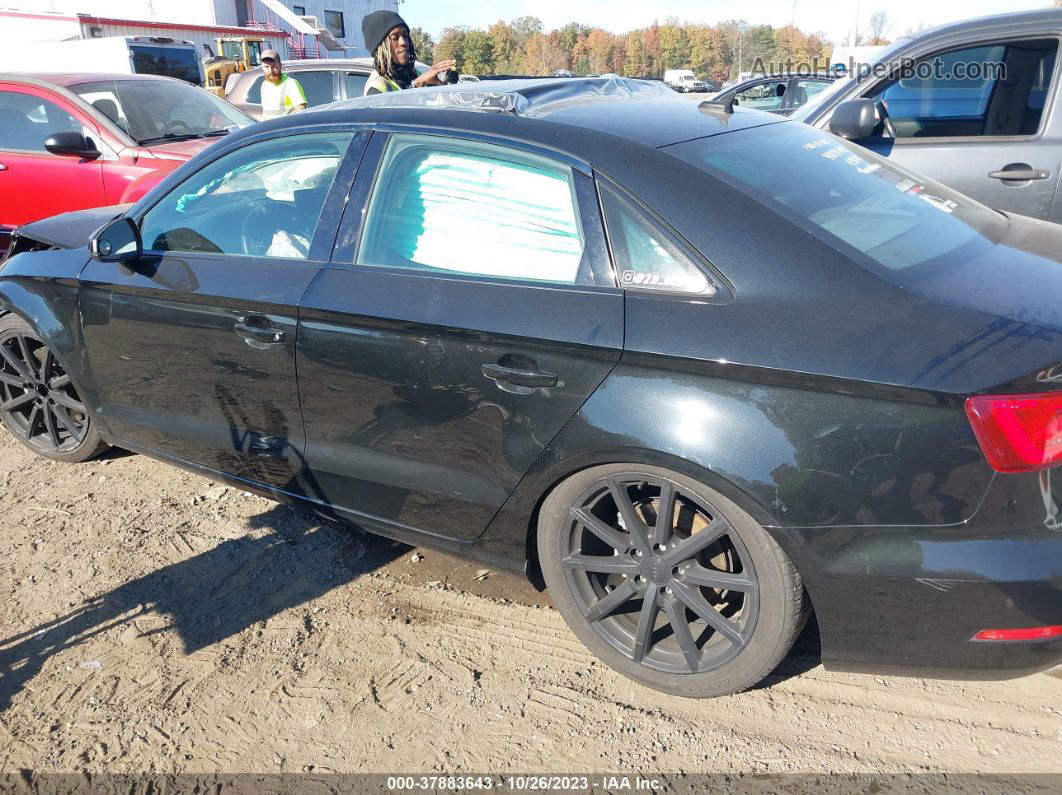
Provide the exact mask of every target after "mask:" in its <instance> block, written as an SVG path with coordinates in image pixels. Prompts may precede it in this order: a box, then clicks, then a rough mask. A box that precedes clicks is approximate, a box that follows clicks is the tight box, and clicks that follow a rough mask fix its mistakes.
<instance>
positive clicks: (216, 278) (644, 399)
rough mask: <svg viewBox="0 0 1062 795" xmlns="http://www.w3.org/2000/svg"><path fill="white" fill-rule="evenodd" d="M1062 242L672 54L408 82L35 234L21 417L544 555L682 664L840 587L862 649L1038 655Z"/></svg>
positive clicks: (65, 434)
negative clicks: (476, 79)
mask: <svg viewBox="0 0 1062 795" xmlns="http://www.w3.org/2000/svg"><path fill="white" fill-rule="evenodd" d="M665 94H666V95H665ZM617 100H622V101H617ZM425 102H430V103H431V105H432V107H420V106H418V105H419V104H420V103H425ZM97 228H99V230H98V231H96V232H95V233H93V230H96V229H97ZM90 236H91V237H90ZM1060 243H1062V230H1059V229H1057V228H1056V227H1055V226H1053V225H1051V224H1046V223H1042V222H1037V221H1032V220H1029V219H1025V218H1020V217H1016V216H1015V217H1011V216H1007V215H1004V214H1001V213H998V212H994V211H992V210H989V209H987V208H985V207H983V206H981V205H979V204H977V203H976V202H973V201H971V200H969V199H967V198H965V197H963V196H961V195H959V194H957V193H954V192H952V191H951V190H949V189H947V188H945V187H943V186H941V185H939V184H936V183H933V182H930V181H927V180H925V179H922V178H919V177H916V176H914V175H912V174H909V173H908V172H906V171H904V170H903V169H902V168H899V167H897V166H895V165H894V164H892V163H889V162H888V161H885V160H883V159H881V158H879V157H877V156H875V155H874V154H872V153H869V152H867V151H866V150H864V149H862V148H861V147H859V146H857V145H855V144H851V143H849V142H847V141H844V140H841V139H838V138H835V137H833V136H831V135H830V134H829V133H824V132H820V131H817V130H814V129H812V128H810V127H808V126H806V125H803V124H798V123H795V122H789V121H786V120H784V119H779V118H778V117H775V116H770V115H768V114H765V113H757V112H751V111H742V110H740V109H738V110H737V111H735V112H734V113H726V112H725V111H724V110H723V109H721V108H720V107H719V106H718V105H714V104H705V105H703V106H701V107H699V106H698V105H696V104H694V103H691V102H689V101H685V100H682V99H681V98H678V97H676V96H674V95H673V94H671V92H670V90H669V89H667V88H666V87H664V86H663V85H662V84H656V85H651V84H640V83H637V82H634V81H627V80H622V79H619V78H606V79H598V80H590V79H583V78H566V79H564V80H538V81H526V82H519V83H515V84H503V83H493V84H491V86H490V90H484V86H483V85H478V86H474V87H469V86H452V87H449V88H442V89H439V90H438V91H436V92H417V91H407V92H400V93H394V94H385V95H380V96H376V97H370V98H367V99H363V100H357V101H354V102H350V103H340V104H339V105H337V106H333V107H332V108H325V109H321V110H319V111H311V112H307V113H303V114H299V115H297V116H293V117H289V118H285V119H278V120H274V121H270V122H267V123H264V124H262V125H258V126H255V127H253V128H251V129H248V130H244V131H241V132H240V133H237V134H235V135H232V136H229V137H228V138H226V139H224V140H223V141H221V142H220V143H219V144H218V145H217V146H216V147H213V148H211V149H210V150H207V151H206V152H203V153H202V154H201V155H199V156H198V157H197V158H196V159H195V160H193V161H192V162H190V163H188V164H186V165H185V166H182V167H181V169H179V170H178V171H177V172H175V173H174V174H173V175H171V176H170V177H169V178H168V179H167V180H166V181H165V182H164V183H163V184H161V185H159V186H158V187H157V188H155V189H154V190H152V191H151V193H150V194H148V195H147V196H145V197H144V198H143V199H141V200H140V201H139V202H137V204H136V205H134V206H133V207H132V208H130V209H127V210H125V211H124V212H120V211H115V210H112V211H106V210H96V211H90V212H87V213H83V214H71V215H66V216H60V217H58V218H55V219H52V220H50V221H46V222H42V223H38V224H34V225H31V226H29V227H26V228H24V229H22V230H21V231H20V232H18V233H17V234H16V237H15V240H14V243H13V246H12V255H11V256H10V258H9V259H8V260H7V261H6V264H4V266H3V268H2V269H0V311H2V312H3V317H2V318H0V354H2V368H0V413H2V418H3V421H4V423H5V425H6V426H7V427H8V429H9V430H10V431H11V433H13V434H14V435H15V437H17V438H18V439H20V440H21V441H22V442H23V443H25V444H26V445H28V446H29V447H30V448H31V449H33V450H35V451H37V452H38V453H40V454H42V455H44V456H47V457H50V458H53V459H56V460H60V461H70V462H77V461H83V460H85V459H87V458H89V457H90V456H92V455H94V454H96V453H97V452H99V450H101V449H102V447H103V446H104V445H107V444H110V445H117V446H119V447H123V448H126V449H129V450H133V451H137V452H141V453H144V454H147V455H151V456H155V457H158V458H160V459H162V460H164V461H168V462H170V463H173V464H175V465H177V466H182V467H186V468H189V469H191V470H193V471H197V472H200V473H203V474H206V475H207V476H209V477H211V478H220V479H223V480H225V481H226V482H229V483H232V484H236V485H238V486H239V487H240V488H246V489H251V490H255V491H257V492H259V493H262V494H266V495H269V496H272V497H275V498H278V499H285V500H296V501H298V502H301V503H304V504H306V505H308V506H311V507H312V508H314V509H316V510H318V511H322V512H325V513H327V514H330V515H332V516H335V517H338V518H341V519H344V520H349V521H351V522H356V523H358V524H360V525H362V526H364V527H365V528H367V529H369V530H370V531H372V532H375V533H379V534H381V535H384V536H388V537H391V538H394V539H399V540H402V541H405V542H409V543H413V544H424V545H428V546H436V547H439V548H442V549H447V550H450V551H451V552H456V553H458V554H462V555H468V556H473V557H476V558H480V559H483V560H486V561H490V562H491V563H493V564H498V565H506V566H511V567H514V568H517V569H521V568H523V569H526V570H527V571H528V572H529V573H530V574H531V575H532V576H533V577H537V576H538V573H539V572H540V573H541V576H542V578H543V579H544V581H545V583H546V584H547V585H548V587H549V589H550V592H551V594H552V598H553V600H554V602H555V604H556V605H557V608H558V609H559V610H560V612H561V613H562V615H563V616H564V617H565V619H566V620H567V621H568V623H569V625H570V626H571V628H572V630H573V632H574V633H575V634H576V635H577V636H578V637H579V638H580V639H581V640H582V641H583V642H584V643H585V644H586V645H587V646H588V647H589V648H590V649H591V650H592V651H593V652H594V653H595V654H596V655H598V656H599V657H600V658H601V659H603V660H605V661H606V662H607V663H608V664H609V665H611V666H613V667H615V668H616V669H618V670H619V671H622V672H623V673H624V674H626V675H628V676H630V677H631V678H633V679H635V680H637V681H639V682H642V683H644V684H646V685H649V686H650V687H655V688H658V689H660V690H664V691H667V692H670V693H675V694H680V695H685V696H711V695H719V694H722V693H730V692H733V691H737V690H740V689H742V688H747V687H750V686H752V685H753V684H754V683H756V682H758V681H760V680H761V679H763V678H764V677H765V676H767V675H768V674H769V673H770V672H771V671H772V669H774V668H775V666H776V665H777V664H778V663H779V661H780V660H781V659H782V658H783V657H784V656H785V655H786V653H787V652H788V651H789V649H790V647H791V646H792V644H793V642H794V639H795V638H796V637H797V636H798V634H799V633H800V631H801V628H802V627H803V626H804V623H805V621H806V620H807V618H808V617H809V615H810V614H811V612H812V610H813V611H814V613H815V615H816V617H817V623H818V626H819V628H820V633H821V646H822V657H823V660H824V662H825V663H826V665H828V666H831V667H835V668H867V667H869V668H882V667H886V666H889V667H899V668H900V669H901V670H903V669H906V670H909V671H910V670H917V671H920V672H926V671H927V670H928V671H934V670H936V671H943V672H951V673H955V672H963V673H968V674H969V673H977V674H980V675H987V676H992V677H1007V676H1015V675H1018V674H1023V673H1028V672H1032V671H1036V670H1040V669H1044V668H1048V667H1050V666H1053V665H1056V664H1058V663H1059V661H1060V660H1062V598H1060V596H1062V591H1060V583H1062V519H1060V516H1059V510H1058V505H1059V501H1060V499H1062V477H1060V474H1059V469H1058V464H1059V462H1060V461H1062V311H1060V309H1059V304H1058V301H1057V296H1058V295H1059V291H1060V290H1062V267H1060V265H1062V262H1060V260H1062V255H1060V250H1062V249H1060Z"/></svg>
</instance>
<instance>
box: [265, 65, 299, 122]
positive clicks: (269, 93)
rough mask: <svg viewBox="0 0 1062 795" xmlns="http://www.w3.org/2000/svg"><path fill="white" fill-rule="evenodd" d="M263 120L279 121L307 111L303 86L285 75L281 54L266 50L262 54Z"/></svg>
mask: <svg viewBox="0 0 1062 795" xmlns="http://www.w3.org/2000/svg"><path fill="white" fill-rule="evenodd" d="M262 71H263V72H265V80H263V81H262V120H263V121H265V120H266V119H277V118H280V117H281V116H287V115H288V114H289V113H298V112H299V111H300V110H306V93H305V92H304V91H303V90H302V85H301V84H300V83H299V81H298V80H296V79H295V78H294V77H292V76H291V75H286V74H284V67H283V65H282V64H281V63H280V53H278V52H277V51H276V50H266V51H265V52H263V53H262Z"/></svg>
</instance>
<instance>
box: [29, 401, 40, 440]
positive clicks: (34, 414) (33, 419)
mask: <svg viewBox="0 0 1062 795" xmlns="http://www.w3.org/2000/svg"><path fill="white" fill-rule="evenodd" d="M40 416H41V407H40V406H34V407H33V410H32V411H31V412H30V415H29V419H28V420H26V438H27V439H32V438H33V429H34V428H36V427H37V420H38V419H39V418H40Z"/></svg>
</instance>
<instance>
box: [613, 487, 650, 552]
mask: <svg viewBox="0 0 1062 795" xmlns="http://www.w3.org/2000/svg"><path fill="white" fill-rule="evenodd" d="M608 490H609V493H610V494H611V495H612V501H613V502H615V503H616V509H617V510H618V511H619V514H620V516H621V517H622V518H623V524H624V526H625V527H626V528H627V532H628V533H630V534H631V540H632V541H634V546H636V547H637V548H638V549H640V550H641V551H642V552H643V553H644V554H646V555H651V554H652V552H653V548H652V545H651V544H650V543H649V528H648V527H646V526H645V523H644V522H643V521H642V520H641V518H640V517H639V516H638V512H637V511H636V510H634V503H633V502H631V497H630V495H629V494H628V493H627V487H626V486H624V485H623V484H622V483H621V482H620V481H618V480H617V479H616V478H608Z"/></svg>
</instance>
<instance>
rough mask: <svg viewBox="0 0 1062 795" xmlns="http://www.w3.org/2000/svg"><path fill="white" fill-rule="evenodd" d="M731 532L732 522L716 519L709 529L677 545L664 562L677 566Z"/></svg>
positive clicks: (703, 529)
mask: <svg viewBox="0 0 1062 795" xmlns="http://www.w3.org/2000/svg"><path fill="white" fill-rule="evenodd" d="M730 530H731V527H730V522H728V521H727V520H726V519H716V520H715V521H713V522H712V523H711V524H709V525H708V526H707V527H704V528H702V529H701V530H700V531H698V532H696V533H694V534H693V535H691V536H690V537H689V538H687V539H685V540H684V541H680V542H679V543H678V544H676V545H675V546H674V548H672V549H671V550H670V551H669V552H668V553H667V554H666V555H664V562H665V563H666V564H667V565H668V566H677V565H678V564H679V563H681V562H682V561H684V560H689V559H690V558H692V557H693V556H694V555H696V554H697V553H698V552H700V551H701V550H702V549H704V548H705V547H709V546H711V545H712V544H713V543H715V542H716V541H718V540H719V539H720V538H722V537H723V536H725V535H726V534H727V533H729V532H730Z"/></svg>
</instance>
